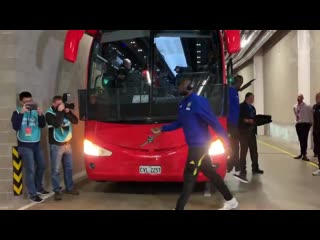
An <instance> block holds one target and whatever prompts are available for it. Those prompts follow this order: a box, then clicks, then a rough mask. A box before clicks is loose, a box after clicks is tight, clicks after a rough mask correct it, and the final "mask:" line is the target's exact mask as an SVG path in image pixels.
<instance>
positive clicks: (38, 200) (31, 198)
mask: <svg viewBox="0 0 320 240" xmlns="http://www.w3.org/2000/svg"><path fill="white" fill-rule="evenodd" d="M30 200H31V201H32V202H36V203H41V202H43V201H44V200H43V199H42V198H41V197H40V196H39V195H36V196H33V197H30Z"/></svg>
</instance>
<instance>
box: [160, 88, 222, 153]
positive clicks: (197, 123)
mask: <svg viewBox="0 0 320 240" xmlns="http://www.w3.org/2000/svg"><path fill="white" fill-rule="evenodd" d="M208 126H211V127H212V128H213V130H214V131H215V132H216V134H217V135H218V136H220V137H222V139H223V140H224V142H225V143H227V144H228V135H227V133H226V131H225V130H224V128H223V127H222V126H221V124H220V122H219V121H218V119H217V117H216V116H215V115H214V113H213V112H212V110H211V107H210V105H209V102H208V100H207V99H205V98H204V97H201V96H198V95H197V94H195V93H192V94H191V95H190V96H188V97H187V98H185V99H184V100H183V101H182V102H181V103H180V105H179V112H178V119H177V121H176V122H173V123H172V124H170V125H165V126H163V127H162V128H161V130H162V131H163V132H166V131H172V130H176V129H178V128H182V129H183V132H184V135H185V139H186V142H187V144H188V146H189V147H207V146H208V144H209V142H210V140H211V136H210V133H209V129H208Z"/></svg>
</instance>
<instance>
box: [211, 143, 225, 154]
mask: <svg viewBox="0 0 320 240" xmlns="http://www.w3.org/2000/svg"><path fill="white" fill-rule="evenodd" d="M224 153H225V150H224V147H223V143H222V142H221V140H219V139H218V140H216V141H214V142H213V143H211V146H210V148H209V155H210V156H217V155H221V154H224Z"/></svg>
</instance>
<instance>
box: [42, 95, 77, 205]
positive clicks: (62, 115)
mask: <svg viewBox="0 0 320 240" xmlns="http://www.w3.org/2000/svg"><path fill="white" fill-rule="evenodd" d="M68 105H69V104H66V103H64V101H63V98H62V97H61V96H55V97H54V98H53V101H52V106H51V107H50V108H49V109H48V111H47V112H46V120H47V123H48V128H49V144H50V156H51V181H52V187H53V191H54V193H55V195H54V199H55V200H62V194H61V187H60V172H59V169H60V163H61V162H62V164H63V170H64V184H65V187H66V190H65V193H67V194H72V195H79V192H78V191H77V190H76V189H75V188H74V185H73V179H72V149H71V145H70V140H71V138H72V124H77V123H78V118H77V117H76V116H75V115H74V114H73V113H72V111H71V110H70V109H69V108H68V107H70V106H68Z"/></svg>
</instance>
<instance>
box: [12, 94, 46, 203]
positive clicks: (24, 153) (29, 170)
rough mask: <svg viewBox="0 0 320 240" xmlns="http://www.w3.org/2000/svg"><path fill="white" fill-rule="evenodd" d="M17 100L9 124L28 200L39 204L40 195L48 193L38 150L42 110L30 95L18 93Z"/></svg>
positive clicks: (40, 153)
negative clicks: (15, 138) (19, 157)
mask: <svg viewBox="0 0 320 240" xmlns="http://www.w3.org/2000/svg"><path fill="white" fill-rule="evenodd" d="M19 100H20V103H21V106H20V107H18V108H17V109H16V111H14V112H13V114H12V117H11V123H12V127H13V129H14V130H15V131H16V132H17V139H18V152H19V154H20V156H21V159H22V161H23V165H24V170H25V184H26V187H27V189H28V194H29V197H30V200H31V201H33V202H37V203H40V202H43V199H42V198H41V197H40V195H46V194H48V193H49V192H48V191H46V190H44V188H43V186H42V179H43V175H44V171H45V162H44V156H43V152H42V151H41V149H40V138H41V128H44V127H45V125H46V120H45V118H44V116H43V114H42V109H41V108H39V107H38V105H37V104H35V103H34V102H33V100H32V95H31V93H29V92H22V93H20V95H19Z"/></svg>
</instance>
